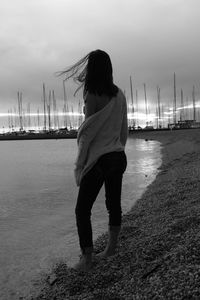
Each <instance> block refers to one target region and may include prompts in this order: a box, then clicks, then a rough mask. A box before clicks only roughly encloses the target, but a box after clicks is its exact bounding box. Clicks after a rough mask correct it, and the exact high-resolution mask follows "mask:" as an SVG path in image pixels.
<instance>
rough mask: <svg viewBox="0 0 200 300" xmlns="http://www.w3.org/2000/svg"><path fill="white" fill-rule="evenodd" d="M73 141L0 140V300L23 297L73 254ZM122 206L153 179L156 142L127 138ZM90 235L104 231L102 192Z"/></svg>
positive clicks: (76, 252) (131, 201)
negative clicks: (52, 268) (42, 277)
mask: <svg viewBox="0 0 200 300" xmlns="http://www.w3.org/2000/svg"><path fill="white" fill-rule="evenodd" d="M76 151H77V148H76V140H38V141H37V140H36V141H1V142H0V265H1V269H0V299H2V300H16V299H18V297H19V296H23V295H26V294H27V293H28V292H29V291H30V289H31V288H32V286H33V282H34V280H35V279H36V278H38V273H39V274H41V273H42V272H46V271H47V272H48V270H50V269H51V267H52V265H54V264H55V263H56V262H57V261H60V260H64V261H65V262H67V263H68V265H71V264H73V263H74V262H75V261H76V260H77V257H78V255H79V244H78V239H77V234H76V225H75V218H74V208H75V203H76V197H77V191H78V190H77V187H76V185H75V182H74V173H73V168H74V160H75V156H76ZM126 154H127V157H128V167H127V170H126V173H125V175H124V181H123V191H122V208H123V212H124V213H126V212H127V211H128V210H130V208H131V207H132V206H133V205H134V203H135V201H136V200H137V199H138V198H140V196H141V195H142V193H143V192H144V190H145V188H146V187H147V186H148V184H150V183H151V182H152V181H153V180H154V179H155V176H156V175H157V172H158V171H157V168H158V167H159V166H160V164H161V154H160V143H158V142H156V141H145V140H140V139H132V138H131V139H129V140H128V143H127V147H126ZM92 222H93V231H94V233H93V235H94V238H95V237H97V235H98V234H100V233H103V232H105V231H106V229H107V212H106V209H105V205H104V189H103V188H102V190H101V192H100V195H99V196H98V198H97V200H96V202H95V205H94V209H93V215H92Z"/></svg>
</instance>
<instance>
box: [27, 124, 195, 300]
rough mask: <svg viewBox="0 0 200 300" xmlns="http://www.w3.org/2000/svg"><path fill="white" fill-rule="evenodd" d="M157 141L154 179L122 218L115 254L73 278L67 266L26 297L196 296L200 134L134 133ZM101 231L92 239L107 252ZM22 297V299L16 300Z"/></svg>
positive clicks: (190, 131)
mask: <svg viewBox="0 0 200 300" xmlns="http://www.w3.org/2000/svg"><path fill="white" fill-rule="evenodd" d="M130 138H133V139H134V138H141V139H145V141H146V142H147V143H148V141H150V140H157V141H159V142H160V143H161V147H162V149H161V151H162V165H161V167H160V169H159V173H158V175H157V177H156V179H155V180H154V181H153V183H152V184H151V185H149V187H148V188H147V190H146V191H145V192H144V193H143V195H142V197H141V198H140V199H139V200H138V201H137V202H136V204H135V205H134V206H133V208H132V209H131V211H129V212H128V213H127V214H125V215H124V216H123V222H122V230H121V233H120V238H119V245H118V249H117V252H116V254H115V255H114V256H112V257H110V258H107V259H102V260H98V259H95V260H94V266H93V269H92V270H91V271H90V272H88V273H87V274H85V273H78V272H76V271H75V270H73V269H70V268H69V267H68V266H67V265H66V264H65V262H60V263H58V264H57V265H56V266H55V267H54V268H53V270H52V273H51V274H45V275H44V276H43V277H42V278H41V279H40V280H38V281H40V282H38V286H39V285H40V287H38V290H40V292H39V295H37V296H33V295H32V296H30V297H29V299H31V300H42V299H46V300H53V299H54V300H68V299H70V300H93V299H95V300H100V299H106V300H111V299H112V300H114V299H115V300H133V299H135V300H136V299H137V300H139V299H148V300H149V299H200V250H199V249H200V129H186V130H172V131H151V132H148V131H147V132H144V131H143V132H135V133H132V134H131V135H130ZM106 241H107V233H105V234H103V235H101V236H99V238H98V239H97V240H96V241H95V253H99V252H101V251H102V249H103V248H104V247H105V245H106ZM21 299H22V298H21Z"/></svg>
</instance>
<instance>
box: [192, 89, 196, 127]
mask: <svg viewBox="0 0 200 300" xmlns="http://www.w3.org/2000/svg"><path fill="white" fill-rule="evenodd" d="M192 100H193V120H194V122H195V121H196V99H195V86H194V85H193V90H192Z"/></svg>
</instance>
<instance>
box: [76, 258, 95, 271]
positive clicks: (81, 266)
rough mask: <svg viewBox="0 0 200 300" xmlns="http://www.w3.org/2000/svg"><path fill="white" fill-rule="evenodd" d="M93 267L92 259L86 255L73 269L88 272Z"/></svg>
mask: <svg viewBox="0 0 200 300" xmlns="http://www.w3.org/2000/svg"><path fill="white" fill-rule="evenodd" d="M91 268H92V260H91V259H87V258H85V257H84V256H82V257H81V259H80V261H79V262H78V263H77V264H75V265H74V266H73V269H75V270H76V271H79V272H88V271H89V270H91Z"/></svg>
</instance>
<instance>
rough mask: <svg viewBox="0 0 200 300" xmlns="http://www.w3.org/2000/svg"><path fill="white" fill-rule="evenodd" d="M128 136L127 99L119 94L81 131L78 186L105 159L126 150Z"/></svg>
mask: <svg viewBox="0 0 200 300" xmlns="http://www.w3.org/2000/svg"><path fill="white" fill-rule="evenodd" d="M127 132H128V130H127V107H126V99H125V97H124V94H123V93H122V92H121V90H119V92H118V94H117V96H116V97H113V98H112V99H111V100H110V102H109V103H108V104H107V105H106V106H105V107H104V108H103V109H102V110H100V111H98V112H97V113H95V114H93V115H92V116H90V117H89V118H87V119H86V120H85V121H84V122H83V123H82V125H81V126H80V127H79V130H78V136H77V143H78V155H77V159H76V162H75V165H76V167H75V170H74V174H75V179H76V183H77V185H78V186H79V185H80V182H81V179H82V178H83V176H84V175H85V174H86V173H87V172H88V171H89V170H90V169H91V168H92V167H93V166H94V164H95V163H96V161H97V160H98V158H99V157H100V156H101V155H103V154H105V153H109V152H113V151H123V150H124V147H125V144H126V140H127Z"/></svg>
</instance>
